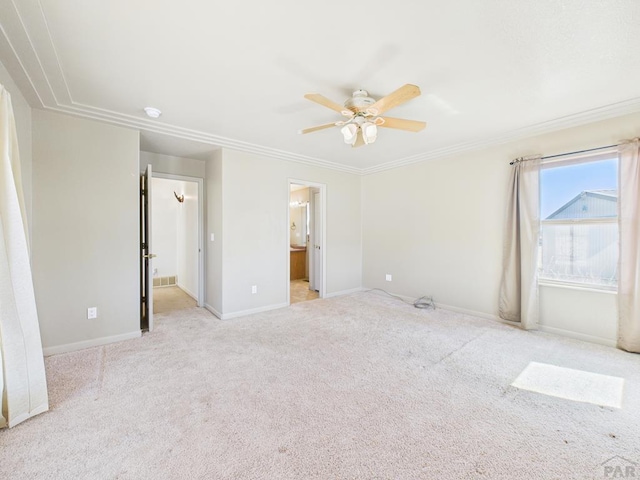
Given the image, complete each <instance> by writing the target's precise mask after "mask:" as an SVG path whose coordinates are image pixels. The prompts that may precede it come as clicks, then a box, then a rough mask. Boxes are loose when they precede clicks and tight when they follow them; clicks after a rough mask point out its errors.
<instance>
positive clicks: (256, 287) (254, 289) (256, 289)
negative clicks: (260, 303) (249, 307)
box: [251, 285, 258, 293]
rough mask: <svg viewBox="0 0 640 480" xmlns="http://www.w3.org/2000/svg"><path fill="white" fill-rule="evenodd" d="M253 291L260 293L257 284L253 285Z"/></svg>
mask: <svg viewBox="0 0 640 480" xmlns="http://www.w3.org/2000/svg"><path fill="white" fill-rule="evenodd" d="M251 293H258V286H257V285H251Z"/></svg>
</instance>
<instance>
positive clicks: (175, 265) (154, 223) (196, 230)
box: [146, 172, 204, 330]
mask: <svg viewBox="0 0 640 480" xmlns="http://www.w3.org/2000/svg"><path fill="white" fill-rule="evenodd" d="M147 183H149V184H150V185H148V187H150V188H147V190H148V202H149V203H150V205H149V206H148V215H147V216H148V218H149V220H150V222H149V225H148V227H147V230H148V234H147V235H148V236H147V239H146V245H148V246H149V251H148V252H147V255H146V257H148V262H149V265H148V267H147V268H148V274H147V275H148V283H149V284H150V285H149V286H150V287H151V289H150V290H151V291H150V292H149V294H148V295H147V304H148V306H147V309H148V310H149V311H148V315H147V316H149V317H150V318H153V314H154V313H156V314H158V313H171V312H174V311H177V310H183V309H186V308H192V307H195V306H198V307H201V306H202V305H203V301H204V279H203V276H204V265H203V255H202V247H203V245H202V235H203V228H202V223H203V213H202V211H203V201H202V189H203V181H202V179H201V178H195V177H186V176H181V175H170V174H163V173H156V172H153V173H152V175H151V178H150V179H149V180H148V182H147ZM151 251H152V252H153V253H151ZM151 329H152V323H150V324H149V325H148V330H151Z"/></svg>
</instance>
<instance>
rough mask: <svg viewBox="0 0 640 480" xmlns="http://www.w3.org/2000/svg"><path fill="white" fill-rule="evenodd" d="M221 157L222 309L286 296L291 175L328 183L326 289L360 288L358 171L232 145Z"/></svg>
mask: <svg viewBox="0 0 640 480" xmlns="http://www.w3.org/2000/svg"><path fill="white" fill-rule="evenodd" d="M222 160H223V165H222V204H223V215H222V238H223V242H224V250H223V252H222V254H223V265H222V272H223V284H224V290H223V292H222V296H223V301H222V305H223V311H222V313H223V315H224V316H233V315H236V314H239V313H241V312H247V311H251V310H255V309H263V308H268V307H275V306H282V305H285V304H286V301H287V289H288V288H289V281H288V278H289V272H288V270H287V258H288V255H289V239H288V233H289V225H288V224H287V211H288V208H289V184H288V181H289V179H295V180H305V181H309V182H317V183H323V184H326V186H327V212H326V217H327V226H326V228H327V232H326V236H327V245H326V246H325V247H326V248H325V253H326V255H327V257H326V265H327V273H326V274H327V292H326V293H327V294H328V295H331V294H336V293H339V292H344V291H348V290H352V289H357V288H360V285H361V269H362V254H361V244H362V242H361V206H360V182H361V177H359V176H357V175H352V174H347V173H342V172H337V171H333V170H327V169H323V168H318V167H312V166H307V165H302V164H298V163H292V162H288V161H283V160H277V159H272V158H266V157H261V156H258V155H254V154H249V153H244V152H238V151H235V150H227V149H224V150H223V153H222ZM207 183H209V178H208V177H207ZM252 285H257V287H258V293H257V294H252V293H251V286H252Z"/></svg>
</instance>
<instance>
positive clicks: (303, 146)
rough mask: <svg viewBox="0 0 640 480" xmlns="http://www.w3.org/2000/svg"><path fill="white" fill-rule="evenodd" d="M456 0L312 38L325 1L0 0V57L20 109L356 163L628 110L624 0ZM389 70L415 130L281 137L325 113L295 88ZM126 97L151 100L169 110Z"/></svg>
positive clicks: (628, 14) (335, 88) (384, 75)
mask: <svg viewBox="0 0 640 480" xmlns="http://www.w3.org/2000/svg"><path fill="white" fill-rule="evenodd" d="M463 3H464V8H461V7H462V6H461V5H460V2H449V3H445V4H443V3H442V2H435V1H427V2H420V3H417V4H415V5H412V9H411V15H403V16H400V15H398V14H397V13H398V12H397V10H398V9H399V8H400V7H398V5H397V4H393V3H390V2H375V1H374V2H373V3H372V4H371V5H369V6H368V8H367V9H364V10H362V11H359V12H358V23H359V24H361V25H376V24H379V21H380V19H381V18H384V19H385V28H384V29H380V30H378V31H377V32H376V34H375V35H366V38H364V37H363V35H362V30H361V29H358V28H351V29H350V28H346V29H341V30H340V35H329V36H327V35H326V26H327V25H334V24H335V18H336V15H337V14H338V12H342V11H343V8H344V2H343V1H338V0H326V1H325V2H324V3H323V8H322V9H319V10H317V11H315V12H314V21H313V22H309V21H308V7H306V6H305V5H304V2H299V1H295V0H281V1H280V2H277V4H265V3H264V2H259V1H257V0H255V1H250V2H241V3H238V2H235V3H234V2H225V3H224V4H222V6H221V4H219V3H217V4H215V5H214V4H211V2H207V1H205V0H195V1H193V2H189V3H188V4H180V3H177V2H169V3H164V4H158V3H157V2H153V1H152V0H141V1H140V2H128V3H127V2H76V3H74V7H73V8H72V9H70V8H69V6H68V5H67V4H66V3H65V2H59V1H57V0H21V1H20V2H17V1H15V0H4V1H3V8H2V10H1V12H0V26H1V27H2V28H1V29H0V59H1V60H2V63H3V64H4V65H5V67H6V68H7V70H8V71H9V73H10V74H11V75H12V77H13V78H14V80H15V81H16V83H18V85H19V86H20V88H21V90H22V91H23V93H24V95H25V97H27V99H28V100H29V102H30V103H31V104H32V106H34V107H39V108H47V109H50V110H54V111H58V112H62V113H67V114H72V115H78V116H82V117H87V118H93V119H96V120H101V121H105V122H110V123H113V124H117V125H123V126H127V127H130V128H136V129H140V130H142V131H144V132H150V133H152V134H154V137H157V136H158V135H163V136H166V137H167V138H169V139H171V138H177V139H183V140H192V141H197V142H202V143H206V144H210V145H215V146H218V147H225V148H233V149H237V150H243V151H247V152H251V153H255V154H259V155H265V156H269V157H275V158H280V159H285V160H290V161H295V162H301V163H305V164H309V165H316V166H323V167H326V168H332V169H336V170H341V171H345V172H350V173H356V174H367V173H373V172H376V171H381V170H385V169H388V168H395V167H398V166H401V165H407V164H410V163H416V162H419V161H423V160H428V159H432V158H438V157H444V156H448V155H453V154H456V153H459V152H463V151H468V150H472V149H476V148H481V147H486V146H490V145H493V144H497V143H504V142H507V141H510V140H515V139H519V138H524V137H527V136H531V135H536V134H541V133H545V132H549V131H553V130H557V129H561V128H566V127H570V126H575V125H580V124H584V123H589V122H593V121H597V120H602V119H605V118H611V117H614V116H618V115H624V114H628V113H633V112H638V111H640V82H638V81H637V79H638V78H640V60H639V59H638V58H639V57H638V56H637V54H636V49H635V43H636V40H637V38H640V21H639V19H640V2H637V0H620V1H617V2H615V4H614V5H611V4H608V3H607V2H589V4H588V5H587V6H585V3H584V1H582V0H567V1H563V2H555V3H554V2H524V3H522V2H503V1H498V0H488V1H486V2H472V1H467V2H463ZM5 7H6V8H5ZM211 18H216V22H215V28H213V26H212V24H211V22H210V19H211ZM395 19H397V20H395ZM150 24H152V25H154V28H153V29H151V30H149V29H148V28H146V26H148V25H150ZM141 31H144V32H145V35H140V32H141ZM230 39H232V41H230ZM292 39H295V41H293V40H292ZM405 82H408V83H409V84H412V85H420V88H421V90H422V93H423V94H422V95H421V96H420V97H417V98H414V99H413V100H412V101H411V102H406V103H404V104H402V105H399V106H398V107H397V109H394V117H396V116H397V117H399V118H403V119H404V118H408V119H426V120H428V122H429V128H428V130H426V131H425V132H422V133H419V134H407V132H403V131H399V130H396V129H393V128H386V129H384V142H383V141H382V133H381V129H380V131H375V135H374V133H370V135H369V140H372V139H373V140H375V138H376V135H377V138H378V140H377V141H376V143H375V146H374V147H371V148H354V149H352V148H344V147H345V145H344V142H343V141H341V140H340V136H338V141H334V140H335V133H336V132H335V131H333V130H332V129H330V128H327V129H324V130H322V131H316V132H315V133H314V134H313V135H304V136H303V135H297V134H296V131H297V130H298V128H299V127H300V126H301V125H305V124H306V125H324V124H328V123H329V122H333V123H335V122H336V121H337V119H336V118H335V116H334V113H333V112H329V111H325V110H323V109H320V108H315V107H314V106H313V105H312V104H311V103H310V102H308V101H305V99H304V98H303V95H304V94H305V92H309V91H316V92H322V93H323V95H326V96H327V98H337V99H342V98H350V97H351V98H353V101H354V102H358V101H361V100H362V101H364V99H366V98H372V99H374V100H375V99H380V98H383V97H384V96H385V95H386V94H387V93H388V92H391V91H393V90H394V89H396V88H397V87H398V85H402V84H403V83H405ZM361 86H366V87H367V92H366V95H365V94H364V93H363V94H358V95H357V96H356V97H354V96H353V92H354V91H356V90H357V89H359V88H361ZM141 105H147V106H153V105H161V106H162V109H163V110H164V111H165V112H171V117H170V121H169V119H168V118H165V117H161V118H162V120H159V119H152V118H147V117H146V116H143V115H141V114H140V113H141V112H140V106H141ZM345 118H346V117H345ZM374 125H375V123H374ZM344 126H346V125H342V127H344ZM380 126H381V125H375V127H376V130H378V129H377V127H380ZM387 126H389V125H387ZM361 128H362V126H361V125H359V129H360V130H359V131H360V132H361ZM352 133H353V132H352ZM408 137H409V138H410V141H409V139H408ZM343 138H344V139H347V138H346V137H345V135H344V134H343ZM353 139H354V138H353V136H351V137H349V138H348V140H353Z"/></svg>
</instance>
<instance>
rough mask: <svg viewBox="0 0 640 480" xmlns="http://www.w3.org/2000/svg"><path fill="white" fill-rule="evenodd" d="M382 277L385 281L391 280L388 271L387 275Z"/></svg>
mask: <svg viewBox="0 0 640 480" xmlns="http://www.w3.org/2000/svg"><path fill="white" fill-rule="evenodd" d="M384 279H385V280H386V281H387V282H390V281H391V274H390V273H387V275H386V276H385V278H384Z"/></svg>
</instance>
